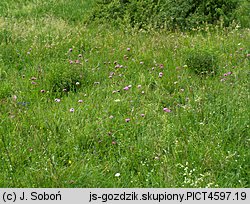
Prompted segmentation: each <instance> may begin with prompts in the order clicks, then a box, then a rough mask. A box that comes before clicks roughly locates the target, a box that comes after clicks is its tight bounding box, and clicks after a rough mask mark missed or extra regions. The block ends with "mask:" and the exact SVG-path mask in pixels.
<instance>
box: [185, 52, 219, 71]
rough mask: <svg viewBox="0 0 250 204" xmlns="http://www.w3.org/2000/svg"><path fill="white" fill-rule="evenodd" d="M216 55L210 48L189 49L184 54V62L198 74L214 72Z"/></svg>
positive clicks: (215, 69) (216, 60)
mask: <svg viewBox="0 0 250 204" xmlns="http://www.w3.org/2000/svg"><path fill="white" fill-rule="evenodd" d="M217 62H218V56H217V55H216V54H215V53H214V52H212V51H211V50H206V49H204V48H203V49H194V48H193V49H191V50H188V52H187V53H186V56H185V64H186V65H187V66H188V68H189V69H191V70H192V71H194V72H195V73H196V74H198V75H200V76H202V75H203V76H204V75H211V74H216V71H217Z"/></svg>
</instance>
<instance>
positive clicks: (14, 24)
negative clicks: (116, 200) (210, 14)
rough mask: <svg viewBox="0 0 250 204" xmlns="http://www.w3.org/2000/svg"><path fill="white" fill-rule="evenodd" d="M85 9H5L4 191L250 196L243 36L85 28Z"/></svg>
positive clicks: (0, 167) (247, 48)
mask: <svg viewBox="0 0 250 204" xmlns="http://www.w3.org/2000/svg"><path fill="white" fill-rule="evenodd" d="M89 2H92V1H79V0H78V1H77V0H74V1H52V0H51V1H46V3H39V2H38V1H34V0H33V1H11V0H4V1H1V3H0V8H1V10H0V16H1V17H0V50H1V51H0V84H1V86H0V117H1V120H0V150H1V151H0V158H1V159H0V187H83V188H84V187H250V181H249V178H250V168H249V164H250V151H249V148H250V143H249V142H250V131H249V121H250V120H249V113H250V110H249V107H250V106H249V105H250V104H249V99H250V98H249V96H250V92H249V88H250V86H249V76H250V69H249V67H250V66H249V65H250V58H249V56H247V54H249V53H250V41H249V39H250V32H249V29H244V30H237V29H233V28H227V29H221V28H215V29H214V31H212V32H210V31H206V32H205V31H204V30H197V31H195V32H193V33H180V32H176V33H168V32H166V31H161V30H158V31H155V30H152V31H150V32H149V31H148V32H144V31H139V32H138V31H135V30H131V29H127V30H119V29H117V28H113V27H110V26H108V25H89V26H86V25H84V24H83V23H82V22H83V20H82V19H84V18H85V17H86V15H87V14H86V12H87V11H88V10H89V8H90V6H91V5H90V4H89ZM40 4H42V5H40ZM85 11H86V12H85ZM196 47H197V48H198V47H199V49H201V48H202V49H204V50H207V49H209V50H212V51H213V53H214V54H216V56H217V58H218V63H217V73H216V75H213V76H202V77H201V76H199V75H196V74H195V73H194V72H193V71H192V67H187V66H185V62H186V58H187V53H188V51H189V50H193V49H194V48H196ZM70 48H72V52H70V51H69V49H70ZM127 48H130V49H131V50H130V51H127ZM79 54H81V55H82V57H78V55H79ZM124 55H126V56H127V57H128V59H125V58H126V56H124ZM77 59H79V60H80V63H79V64H77V63H75V60H77ZM70 60H72V61H74V63H73V64H70ZM114 62H117V63H116V64H114ZM141 62H143V63H141ZM117 64H119V65H123V67H121V68H115V66H116V65H117ZM160 64H163V65H164V68H163V69H161V68H160V66H159V65H160ZM152 68H154V69H152ZM111 72H113V76H112V78H110V77H109V76H110V73H111ZM160 72H163V76H162V77H159V73H160ZM228 72H232V73H231V74H229V75H227V76H224V74H225V73H228ZM32 77H35V78H36V80H31V79H32ZM32 81H34V82H35V84H32ZM76 82H79V83H80V84H79V85H76ZM128 85H132V87H131V88H130V89H129V90H127V91H126V90H123V88H124V87H126V86H128ZM138 85H141V88H138ZM63 88H67V91H63V90H62V89H63ZM41 90H45V92H44V93H42V92H41ZM117 90H120V92H115V93H114V91H117ZM56 98H60V99H61V101H60V102H59V103H58V102H55V99H56ZM78 100H83V102H82V103H79V102H78ZM71 108H74V112H70V109H71ZM163 108H168V109H170V110H171V112H164V111H163ZM141 114H145V116H144V117H142V116H141ZM110 116H113V118H112V117H110ZM126 118H129V119H130V121H129V122H125V119H126ZM116 173H120V176H119V177H116V176H115V174H116Z"/></svg>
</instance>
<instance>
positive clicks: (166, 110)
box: [163, 108, 171, 113]
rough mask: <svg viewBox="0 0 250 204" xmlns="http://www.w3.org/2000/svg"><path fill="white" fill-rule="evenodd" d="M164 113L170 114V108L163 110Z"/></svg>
mask: <svg viewBox="0 0 250 204" xmlns="http://www.w3.org/2000/svg"><path fill="white" fill-rule="evenodd" d="M163 111H164V112H166V113H170V112H171V110H170V109H168V108H163Z"/></svg>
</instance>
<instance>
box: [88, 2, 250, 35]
mask: <svg viewBox="0 0 250 204" xmlns="http://www.w3.org/2000/svg"><path fill="white" fill-rule="evenodd" d="M244 1H248V0H242V1H238V0H178V1H176V0H99V1H97V4H96V6H95V8H94V10H93V12H92V14H91V17H90V20H97V19H98V20H101V21H107V20H108V21H109V22H113V23H116V24H120V25H129V26H132V27H138V28H148V27H166V28H168V29H176V28H180V29H184V30H185V29H191V28H194V27H197V26H200V25H202V24H203V23H209V24H214V23H218V22H219V21H223V23H224V25H225V26H228V25H229V24H230V23H231V22H233V21H234V20H235V14H236V13H235V10H236V9H237V8H238V7H239V6H240V5H241V4H243V2H244Z"/></svg>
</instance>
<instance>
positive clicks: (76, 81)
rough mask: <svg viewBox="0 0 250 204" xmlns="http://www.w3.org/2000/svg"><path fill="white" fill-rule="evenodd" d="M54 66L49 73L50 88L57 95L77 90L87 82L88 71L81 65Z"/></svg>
mask: <svg viewBox="0 0 250 204" xmlns="http://www.w3.org/2000/svg"><path fill="white" fill-rule="evenodd" d="M57 66H58V65H55V67H53V68H52V70H51V71H50V72H49V73H48V75H47V81H48V84H47V85H48V89H49V90H51V91H52V93H54V94H55V95H57V96H61V95H62V94H63V93H67V92H69V91H73V92H76V91H77V90H78V89H79V88H80V87H81V86H82V85H84V84H86V72H85V71H83V70H82V66H81V65H72V67H68V66H65V67H63V66H58V67H57Z"/></svg>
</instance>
